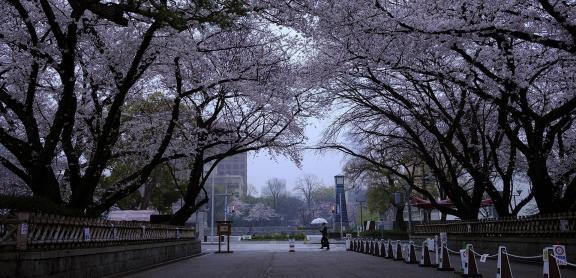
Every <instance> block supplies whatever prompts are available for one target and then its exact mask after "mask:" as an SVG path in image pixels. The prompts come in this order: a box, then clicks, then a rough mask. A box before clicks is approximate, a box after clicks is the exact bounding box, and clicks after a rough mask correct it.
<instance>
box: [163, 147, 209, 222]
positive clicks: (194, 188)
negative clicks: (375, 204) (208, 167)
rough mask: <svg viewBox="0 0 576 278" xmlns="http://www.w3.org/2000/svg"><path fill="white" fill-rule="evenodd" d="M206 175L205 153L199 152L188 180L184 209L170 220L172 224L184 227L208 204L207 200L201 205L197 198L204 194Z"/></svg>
mask: <svg viewBox="0 0 576 278" xmlns="http://www.w3.org/2000/svg"><path fill="white" fill-rule="evenodd" d="M203 174H204V152H202V151H199V152H198V153H197V154H196V155H195V156H194V162H193V163H192V169H190V176H189V178H188V188H187V190H186V195H185V196H184V204H183V205H182V207H181V208H180V209H179V210H178V211H176V213H174V216H173V217H172V219H170V224H173V225H184V223H186V221H187V220H188V218H190V216H191V215H192V214H193V213H194V212H196V211H197V210H198V209H199V208H200V207H201V206H202V205H204V204H205V203H207V202H208V199H207V198H205V199H203V200H202V201H200V203H196V198H197V197H198V195H200V192H202V188H203V187H204V182H203V178H202V175H203Z"/></svg>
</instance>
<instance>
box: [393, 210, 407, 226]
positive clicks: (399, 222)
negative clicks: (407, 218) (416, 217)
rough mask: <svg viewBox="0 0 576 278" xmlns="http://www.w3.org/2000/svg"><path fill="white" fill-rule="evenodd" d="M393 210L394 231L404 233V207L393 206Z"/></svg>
mask: <svg viewBox="0 0 576 278" xmlns="http://www.w3.org/2000/svg"><path fill="white" fill-rule="evenodd" d="M394 208H396V216H395V219H394V229H397V230H399V231H406V222H404V206H394Z"/></svg>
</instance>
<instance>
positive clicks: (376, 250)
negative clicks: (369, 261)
mask: <svg viewBox="0 0 576 278" xmlns="http://www.w3.org/2000/svg"><path fill="white" fill-rule="evenodd" d="M372 255H374V256H378V255H380V240H375V241H374V253H372Z"/></svg>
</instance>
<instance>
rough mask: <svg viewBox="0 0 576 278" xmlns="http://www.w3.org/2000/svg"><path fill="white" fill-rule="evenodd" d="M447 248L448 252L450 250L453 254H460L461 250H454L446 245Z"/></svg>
mask: <svg viewBox="0 0 576 278" xmlns="http://www.w3.org/2000/svg"><path fill="white" fill-rule="evenodd" d="M446 249H447V250H448V252H450V253H452V254H457V255H460V252H458V251H454V250H452V249H450V248H448V247H446Z"/></svg>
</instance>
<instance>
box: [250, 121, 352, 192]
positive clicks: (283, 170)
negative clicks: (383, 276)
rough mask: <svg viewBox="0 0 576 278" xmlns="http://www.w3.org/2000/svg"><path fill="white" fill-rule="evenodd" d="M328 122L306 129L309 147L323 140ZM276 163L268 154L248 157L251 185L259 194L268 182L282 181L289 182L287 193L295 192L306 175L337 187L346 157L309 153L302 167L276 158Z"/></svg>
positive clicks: (312, 124) (319, 122)
mask: <svg viewBox="0 0 576 278" xmlns="http://www.w3.org/2000/svg"><path fill="white" fill-rule="evenodd" d="M328 123H329V119H324V120H315V121H312V122H311V123H310V125H309V126H308V127H307V128H306V136H307V137H308V138H309V142H308V145H314V144H315V143H317V142H318V141H319V140H320V137H321V133H322V130H323V129H324V128H325V127H326V126H327V125H328ZM275 160H276V161H274V159H273V158H271V157H270V156H269V155H267V153H266V152H261V153H258V154H254V153H252V154H249V155H248V184H253V185H254V186H255V187H256V188H257V189H258V193H261V192H262V187H263V186H264V184H265V183H266V180H268V179H271V178H279V179H284V180H286V183H287V186H286V187H287V189H288V190H289V191H292V189H293V188H294V186H295V183H296V179H298V177H301V176H303V175H304V174H314V175H316V176H318V177H319V178H320V179H322V181H323V183H324V184H325V185H330V186H334V176H335V175H338V174H341V173H342V166H343V165H344V156H343V155H342V154H341V153H339V152H334V151H330V152H325V153H323V154H318V153H317V152H315V151H306V152H305V153H304V157H303V160H302V167H301V169H298V167H296V165H295V164H294V163H293V162H292V161H290V160H289V159H287V158H284V157H277V158H275Z"/></svg>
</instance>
